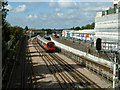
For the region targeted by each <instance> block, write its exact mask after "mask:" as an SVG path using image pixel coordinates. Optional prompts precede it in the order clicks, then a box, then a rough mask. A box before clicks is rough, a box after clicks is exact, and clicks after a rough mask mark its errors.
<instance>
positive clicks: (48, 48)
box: [37, 35, 55, 52]
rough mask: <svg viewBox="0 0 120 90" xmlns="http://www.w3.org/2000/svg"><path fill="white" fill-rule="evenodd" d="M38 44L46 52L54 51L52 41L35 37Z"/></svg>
mask: <svg viewBox="0 0 120 90" xmlns="http://www.w3.org/2000/svg"><path fill="white" fill-rule="evenodd" d="M37 39H38V43H39V44H40V45H41V46H42V47H43V48H44V49H45V50H46V51H52V52H53V51H54V50H55V44H54V42H52V41H49V40H47V39H44V38H42V37H40V36H39V35H38V36H37Z"/></svg>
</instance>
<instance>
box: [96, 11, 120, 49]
mask: <svg viewBox="0 0 120 90" xmlns="http://www.w3.org/2000/svg"><path fill="white" fill-rule="evenodd" d="M119 15H120V13H119V14H110V15H107V16H101V17H96V18H95V39H94V40H95V41H94V42H96V39H97V38H101V39H102V48H103V49H109V50H111V49H114V50H115V49H117V48H118V39H119V38H118V36H119V29H120V26H119V24H120V22H119V21H120V18H118V16H119Z"/></svg>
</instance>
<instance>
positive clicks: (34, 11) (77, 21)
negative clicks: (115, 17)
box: [7, 0, 112, 29]
mask: <svg viewBox="0 0 120 90" xmlns="http://www.w3.org/2000/svg"><path fill="white" fill-rule="evenodd" d="M62 1H63V0H58V2H53V0H51V1H50V2H9V3H8V6H7V8H8V9H9V13H8V16H7V21H8V22H9V23H10V24H11V25H12V26H15V25H17V26H21V27H23V28H24V27H25V26H28V27H29V28H36V29H41V28H53V29H54V28H72V27H76V26H80V27H81V26H83V25H86V24H91V23H92V22H94V18H95V15H96V12H98V11H101V10H104V9H106V8H109V7H112V2H62Z"/></svg>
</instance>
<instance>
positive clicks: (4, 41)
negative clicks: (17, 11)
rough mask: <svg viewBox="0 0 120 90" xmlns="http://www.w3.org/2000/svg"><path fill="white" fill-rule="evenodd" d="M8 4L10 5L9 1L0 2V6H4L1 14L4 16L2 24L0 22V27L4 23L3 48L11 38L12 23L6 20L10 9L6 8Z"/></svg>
mask: <svg viewBox="0 0 120 90" xmlns="http://www.w3.org/2000/svg"><path fill="white" fill-rule="evenodd" d="M7 5H8V2H5V1H2V2H0V6H2V10H1V11H0V15H1V16H2V24H0V27H1V25H2V48H4V47H5V46H6V42H7V41H8V40H9V38H8V34H9V29H8V27H9V26H10V24H9V23H8V22H7V21H6V16H7V12H8V11H9V10H8V9H6V8H5V7H6V6H7Z"/></svg>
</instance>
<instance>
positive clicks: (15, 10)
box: [13, 5, 26, 12]
mask: <svg viewBox="0 0 120 90" xmlns="http://www.w3.org/2000/svg"><path fill="white" fill-rule="evenodd" d="M25 11H26V5H19V6H18V7H16V8H15V9H14V10H13V12H25Z"/></svg>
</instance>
